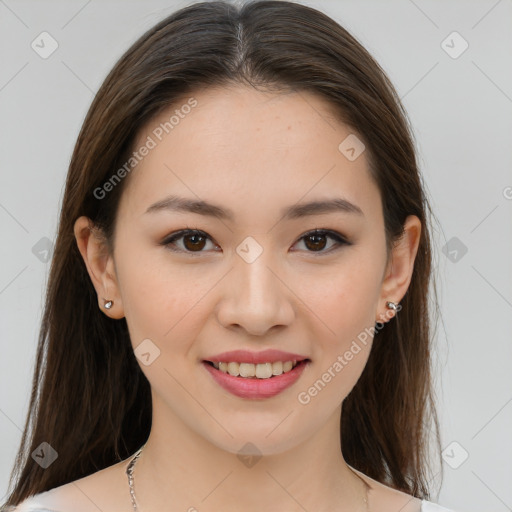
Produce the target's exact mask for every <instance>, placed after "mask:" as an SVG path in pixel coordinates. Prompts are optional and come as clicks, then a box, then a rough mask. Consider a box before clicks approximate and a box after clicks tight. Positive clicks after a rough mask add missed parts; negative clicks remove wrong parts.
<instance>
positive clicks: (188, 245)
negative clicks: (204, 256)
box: [162, 229, 211, 253]
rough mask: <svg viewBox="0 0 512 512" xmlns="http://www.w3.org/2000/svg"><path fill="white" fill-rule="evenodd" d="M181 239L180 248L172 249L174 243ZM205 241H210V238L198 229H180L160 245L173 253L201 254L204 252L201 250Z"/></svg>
mask: <svg viewBox="0 0 512 512" xmlns="http://www.w3.org/2000/svg"><path fill="white" fill-rule="evenodd" d="M181 239H183V242H182V246H181V247H180V248H176V247H173V245H175V242H176V241H178V240H181ZM207 240H210V241H211V238H210V237H209V236H208V235H207V234H206V233H205V232H204V231H201V230H199V229H182V230H181V231H177V232H176V233H173V234H172V235H171V236H170V237H168V238H166V239H165V240H164V241H163V242H162V245H165V246H167V247H168V248H169V249H170V250H171V251H174V252H188V253H194V252H197V253H201V252H204V251H202V249H203V248H204V247H205V245H206V241H207Z"/></svg>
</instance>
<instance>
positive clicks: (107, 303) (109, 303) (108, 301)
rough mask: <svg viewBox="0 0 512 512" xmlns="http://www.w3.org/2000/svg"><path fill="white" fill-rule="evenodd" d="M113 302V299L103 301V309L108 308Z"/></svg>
mask: <svg viewBox="0 0 512 512" xmlns="http://www.w3.org/2000/svg"><path fill="white" fill-rule="evenodd" d="M113 304H114V301H112V300H107V301H105V304H104V306H105V309H110V308H111V307H112V305H113Z"/></svg>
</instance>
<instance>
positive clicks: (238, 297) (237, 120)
mask: <svg viewBox="0 0 512 512" xmlns="http://www.w3.org/2000/svg"><path fill="white" fill-rule="evenodd" d="M193 98H194V99H195V100H196V101H197V104H196V105H195V106H194V107H193V108H190V109H189V108H184V109H181V110H180V106H181V105H185V104H187V100H188V99H189V98H188V97H187V98H184V99H183V102H182V103H181V104H180V105H174V106H173V107H172V108H169V109H168V110H167V111H165V112H164V113H163V114H162V115H160V116H158V118H155V119H153V120H152V121H151V122H150V123H148V125H147V126H146V127H145V128H144V129H143V130H142V131H141V133H140V134H139V137H138V141H137V143H136V145H135V146H136V148H140V147H142V146H143V145H144V144H147V142H148V140H149V139H148V136H149V137H150V138H151V139H152V140H153V142H154V143H155V144H152V143H150V144H149V146H154V147H151V149H150V150H149V151H148V152H147V155H146V156H145V157H144V158H143V159H142V161H141V162H140V163H139V164H138V165H137V166H136V168H135V169H134V170H133V171H132V173H131V174H130V175H129V177H128V178H126V179H128V182H127V183H126V185H127V187H126V189H125V190H124V192H123V196H122V198H121V202H120V205H119V211H118V217H117V221H116V227H115V246H114V247H115V248H114V253H113V255H112V256H111V258H110V259H109V262H108V265H107V267H106V268H107V270H108V269H110V270H111V272H106V273H105V276H107V277H105V279H107V281H105V280H103V279H97V287H98V291H99V295H100V297H107V295H105V294H106V293H108V294H109V295H108V297H109V298H112V297H115V298H114V304H115V305H114V308H113V310H112V311H111V312H107V311H105V313H106V314H109V315H111V316H114V317H117V318H120V317H123V316H125V317H126V321H127V324H128V327H129V332H130V337H131V342H132V345H133V347H134V349H135V350H136V354H140V353H141V352H142V353H145V354H146V355H145V356H144V358H145V360H146V361H145V362H149V363H150V364H147V365H146V364H143V363H142V362H141V361H139V363H140V366H141V369H142V371H143V372H144V374H145V375H146V377H147V378H148V380H149V382H150V384H151V387H152V394H153V400H154V414H155V415H156V416H158V417H160V418H166V421H169V422H171V423H173V424H174V425H180V427H181V428H186V429H188V430H189V431H191V432H193V433H194V434H197V435H198V436H200V437H201V438H204V439H206V440H208V441H210V442H211V443H213V444H214V445H216V446H218V447H219V448H222V449H224V450H227V451H230V452H233V453H235V452H236V451H238V450H239V449H240V446H242V445H244V444H245V443H246V442H248V441H250V442H252V443H253V444H255V445H256V446H257V447H258V449H259V451H260V452H261V453H264V454H272V453H278V452H280V451H283V450H286V449H290V448H292V447H293V446H296V445H297V444H299V443H300V442H303V441H304V440H306V439H307V438H308V437H310V436H311V435H312V434H313V433H314V432H318V431H319V430H320V429H321V428H322V426H323V425H325V424H326V422H328V421H329V419H331V418H333V417H337V418H338V419H339V413H340V408H341V404H342V401H343V400H344V398H345V397H346V396H347V395H348V393H349V392H350V390H351V389H352V388H353V386H354V385H355V384H356V382H357V380H358V378H359V376H360V375H361V372H362V371H363V369H364V366H365V364H366V361H367V358H368V355H369V351H370V348H371V344H372V336H371V329H372V328H373V327H374V326H375V322H376V321H378V320H379V319H380V318H383V317H382V314H383V313H384V312H385V311H386V309H385V306H384V305H385V301H386V300H394V301H395V302H399V300H400V298H401V297H402V295H403V294H404V293H405V290H406V288H407V284H408V278H409V277H410V273H411V272H412V266H411V258H404V259H403V261H404V264H403V265H401V264H400V261H402V260H397V261H398V263H397V265H396V267H395V271H397V270H398V271H399V272H401V274H398V273H397V272H395V273H393V274H391V273H389V274H388V270H389V267H388V266H387V259H386V241H385V235H384V220H383V214H382V204H381V199H380V195H379V190H378V188H377V186H376V185H375V183H374V182H373V181H372V179H371V177H370V174H369V170H368V162H367V159H366V154H365V152H363V153H362V154H361V155H360V156H359V157H357V158H356V159H355V160H354V159H353V158H352V159H349V158H347V156H346V155H347V153H346V152H345V153H343V152H342V151H340V149H339V146H340V143H342V141H344V140H345V139H346V138H347V137H348V136H349V135H351V134H352V133H353V132H352V131H351V130H350V129H349V128H348V127H346V126H344V125H343V124H341V123H340V122H339V121H337V120H335V119H334V117H333V116H332V114H331V113H330V108H329V105H328V104H327V103H325V102H324V101H323V100H322V99H320V98H318V97H316V96H313V95H311V94H307V93H300V94H296V93H293V94H281V95H277V94H273V93H263V92H257V91H254V90H252V89H249V88H244V87H232V88H229V89H226V88H224V89H208V90H204V91H200V92H197V93H195V94H193ZM189 104H190V103H189ZM176 109H178V110H179V111H180V112H181V115H180V116H179V122H177V123H176V119H178V117H176V119H175V120H174V125H173V127H172V129H169V127H168V125H167V130H168V131H169V133H166V132H165V131H163V130H162V124H161V123H165V122H166V121H169V118H170V117H171V115H173V113H174V112H175V110H176ZM184 112H188V113H186V114H185V113H184ZM159 127H160V130H159V129H158V128H159ZM159 137H160V138H161V140H159ZM349 140H350V139H349ZM349 154H350V153H349ZM170 196H175V197H179V198H184V199H186V200H189V201H204V202H205V203H209V204H212V205H215V206H216V208H215V209H213V212H214V213H216V215H203V214H201V209H199V208H196V210H195V211H187V210H178V209H174V208H171V206H172V205H171V203H170V202H169V201H167V202H166V199H168V198H169V197H170ZM334 200H338V207H337V208H332V209H324V210H322V209H320V208H318V209H317V210H315V209H314V208H310V209H307V208H303V209H299V208H298V207H299V206H302V205H305V204H306V203H311V202H323V201H334ZM343 201H345V202H343ZM155 205H156V206H155ZM343 206H344V207H343ZM290 208H293V210H291V213H289V214H288V215H286V214H285V212H286V211H287V210H288V209H290ZM203 210H205V209H203ZM221 211H224V212H225V215H220V213H219V212H221ZM210 213H211V210H210ZM186 230H191V231H186ZM196 230H197V231H196ZM315 230H318V232H317V233H315V232H314V231H315ZM184 231H185V232H184ZM413 245H414V244H413ZM414 250H415V248H414V247H413V249H412V254H411V250H410V248H409V249H407V250H404V252H403V254H406V255H408V256H412V259H414ZM109 276H110V277H109ZM100 281H101V283H100ZM102 285H105V286H106V289H105V288H104V287H103V286H102ZM141 343H142V345H141ZM267 349H276V350H281V351H284V352H289V353H293V354H295V355H299V356H301V357H300V358H298V359H299V360H300V359H302V358H307V360H308V361H307V362H305V363H301V364H300V365H298V367H297V368H296V369H295V370H294V372H295V373H294V375H295V374H297V376H296V378H295V380H293V382H292V383H291V384H290V383H289V382H288V383H289V386H288V387H285V388H284V389H282V390H281V391H280V392H278V393H277V394H276V387H275V385H273V384H272V385H271V386H270V385H268V384H269V382H270V381H273V380H274V379H276V382H277V380H281V381H283V382H284V379H283V378H282V377H272V378H271V379H267V380H266V381H265V383H264V384H265V386H267V385H268V386H267V387H263V386H261V388H260V392H261V394H260V395H257V394H255V393H256V391H255V389H256V387H255V386H252V385H251V386H247V388H248V389H249V391H246V393H245V395H244V393H243V392H240V391H236V390H239V388H240V387H241V385H240V384H237V383H235V390H234V391H230V390H228V389H226V387H224V385H221V384H219V381H218V380H217V378H215V377H214V376H213V375H214V374H215V372H218V371H219V370H216V369H214V368H213V367H212V366H211V365H208V363H205V361H212V360H214V359H215V356H216V355H218V354H221V353H223V352H226V351H233V350H247V351H250V352H253V353H259V352H262V351H264V350H267ZM148 354H149V355H148ZM221 359H222V358H221ZM278 359H279V360H284V361H286V360H287V356H282V357H279V358H278ZM290 359H291V358H290ZM271 360H272V359H271ZM230 361H234V362H237V359H236V357H233V358H231V359H229V360H228V361H226V362H230ZM207 365H208V366H207ZM233 366H234V365H231V368H233ZM263 366H265V368H268V365H263ZM299 366H300V367H299ZM272 368H273V367H272ZM247 369H248V371H250V370H251V368H249V367H247ZM291 373H293V372H291ZM223 375H224V374H223ZM233 379H237V382H239V381H241V380H243V378H242V377H231V380H233ZM260 382H261V381H260ZM315 383H316V385H315ZM247 393H249V394H247ZM250 393H253V394H250ZM241 395H242V396H241ZM262 395H265V397H264V396H262ZM283 418H286V420H285V421H283ZM270 432H272V435H269V433H270Z"/></svg>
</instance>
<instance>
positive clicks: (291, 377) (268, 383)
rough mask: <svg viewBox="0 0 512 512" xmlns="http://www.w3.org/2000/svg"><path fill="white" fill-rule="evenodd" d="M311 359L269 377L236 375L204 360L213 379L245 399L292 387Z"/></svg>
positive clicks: (271, 394) (276, 393)
mask: <svg viewBox="0 0 512 512" xmlns="http://www.w3.org/2000/svg"><path fill="white" fill-rule="evenodd" d="M221 355H222V354H221ZM309 364H310V360H309V359H303V360H302V361H301V362H300V363H297V365H296V366H295V368H293V369H292V370H291V371H289V372H287V373H283V374H281V375H278V376H274V377H270V378H268V379H259V378H245V377H236V376H233V375H230V374H229V373H224V372H222V371H220V370H217V369H216V368H215V367H214V366H213V365H211V364H210V363H208V362H206V361H203V363H202V365H203V368H204V369H205V370H206V371H207V372H208V373H209V374H210V375H211V377H212V378H213V380H214V381H215V382H216V383H217V384H218V385H219V386H220V387H222V388H224V389H225V390H226V391H229V392H230V393H231V394H233V395H235V396H237V397H239V398H245V399H253V400H255V399H260V400H261V399H268V398H271V397H273V396H276V395H278V394H280V393H281V392H283V391H284V390H286V389H287V388H290V387H291V386H293V384H295V382H296V381H297V380H298V379H299V378H300V376H301V375H302V373H303V372H304V371H305V369H306V368H307V366H308V365H309Z"/></svg>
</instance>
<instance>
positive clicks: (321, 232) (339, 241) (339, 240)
mask: <svg viewBox="0 0 512 512" xmlns="http://www.w3.org/2000/svg"><path fill="white" fill-rule="evenodd" d="M186 235H199V236H201V237H203V238H207V239H209V240H210V241H212V242H213V240H212V239H211V237H210V236H208V234H207V233H205V232H204V231H201V230H200V229H182V230H180V231H176V232H174V233H171V235H170V236H168V237H167V238H166V239H165V240H163V242H161V245H164V246H166V247H167V248H168V249H169V250H170V251H172V252H181V253H186V254H189V255H191V256H196V255H200V254H202V253H204V252H206V251H187V250H183V249H176V248H173V247H171V246H172V244H173V243H174V242H176V241H177V240H179V239H181V238H183V237H184V236H186ZM314 235H316V236H327V237H328V238H332V239H333V240H335V242H336V244H335V245H334V246H333V247H331V248H330V249H328V250H326V251H325V250H321V251H306V252H309V253H311V254H318V255H319V256H320V255H324V254H330V253H331V252H333V251H335V250H337V249H341V247H342V246H344V245H352V243H351V242H349V241H348V240H347V239H346V238H345V237H344V236H343V235H341V234H340V233H338V232H336V231H332V230H329V229H313V230H312V231H308V232H307V233H304V234H303V235H302V236H301V237H300V238H299V239H298V240H297V242H299V241H301V240H302V239H303V238H307V237H308V236H314ZM294 245H295V244H294Z"/></svg>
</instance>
